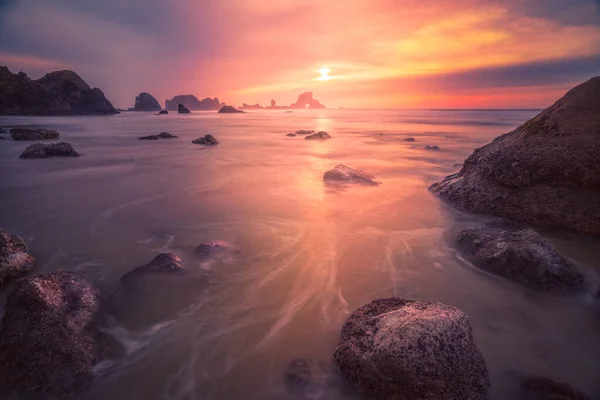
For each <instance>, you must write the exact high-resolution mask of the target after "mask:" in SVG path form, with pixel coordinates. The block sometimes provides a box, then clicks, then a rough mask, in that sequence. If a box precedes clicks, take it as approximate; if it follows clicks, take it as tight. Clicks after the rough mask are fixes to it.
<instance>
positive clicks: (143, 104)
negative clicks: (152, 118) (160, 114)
mask: <svg viewBox="0 0 600 400" xmlns="http://www.w3.org/2000/svg"><path fill="white" fill-rule="evenodd" d="M161 109H162V107H161V106H160V104H159V103H158V100H156V98H154V96H152V95H151V94H150V93H146V92H142V93H140V94H139V95H138V96H137V97H136V98H135V105H134V106H133V109H132V111H160V110H161Z"/></svg>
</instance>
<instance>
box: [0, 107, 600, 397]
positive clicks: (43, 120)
mask: <svg viewBox="0 0 600 400" xmlns="http://www.w3.org/2000/svg"><path fill="white" fill-rule="evenodd" d="M535 113H536V112H535V111H435V110H420V111H419V110H416V111H408V110H405V111H353V110H319V111H315V110H306V111H304V110H298V111H295V112H293V113H283V112H281V111H278V112H275V111H256V112H248V113H246V114H236V115H223V114H217V113H216V112H194V113H193V114H191V115H177V114H173V113H171V114H169V115H164V116H157V115H153V114H150V113H124V114H122V115H117V116H110V117H39V118H36V117H4V118H0V126H4V127H12V126H18V125H33V126H40V127H44V128H51V129H57V130H59V131H60V133H61V140H64V141H67V142H70V143H71V144H72V145H73V146H74V147H75V149H76V150H77V151H78V152H80V153H81V154H82V157H79V158H73V159H48V160H21V159H19V157H18V156H19V154H20V153H21V152H22V151H23V149H24V148H25V147H26V146H27V145H28V144H30V143H27V142H15V141H12V140H3V141H0V171H2V172H1V173H2V179H1V181H0V193H1V195H0V210H1V214H0V226H3V227H4V228H6V229H8V230H9V231H11V232H14V233H18V234H21V235H22V236H23V237H25V238H26V240H27V241H28V243H29V244H30V250H31V251H32V252H33V253H34V255H35V256H36V257H37V259H38V266H37V272H38V273H45V272H50V271H55V270H59V269H69V270H79V271H84V272H86V273H87V274H88V275H89V276H90V277H91V279H93V281H94V282H95V283H96V284H97V285H98V286H99V287H100V288H102V290H103V291H104V292H105V293H112V292H115V293H119V295H118V296H116V297H115V298H117V299H118V300H117V302H118V303H119V304H118V306H116V307H115V306H114V305H113V307H112V308H111V309H110V311H108V313H109V316H108V317H107V323H106V327H105V330H106V333H107V334H109V335H111V336H113V337H114V338H115V339H116V340H118V341H119V342H120V343H121V344H122V345H123V347H124V349H125V351H126V355H125V356H124V357H118V356H115V359H114V360H112V361H105V362H103V363H101V364H99V365H97V366H96V373H97V377H96V379H95V383H94V385H93V387H92V388H91V389H90V390H89V392H87V393H85V394H83V395H82V396H81V397H82V398H86V399H87V398H89V399H93V400H100V399H109V398H110V399H146V400H154V399H182V400H183V399H186V400H188V399H189V400H192V399H215V400H221V399H295V398H302V396H304V397H306V398H319V399H353V398H355V397H356V396H355V395H354V394H353V393H352V391H351V390H349V389H348V388H347V387H346V386H345V385H344V384H342V383H341V382H340V380H339V378H338V377H337V375H336V373H335V368H334V366H333V364H332V359H331V354H332V352H333V350H334V348H335V346H336V344H337V340H338V335H339V331H340V328H341V325H342V324H343V322H344V320H345V318H347V316H348V314H349V312H351V311H352V310H354V309H356V308H357V307H359V306H361V305H363V304H365V303H367V302H369V301H370V300H373V299H375V298H379V297H389V296H401V297H406V298H411V299H421V300H432V301H441V302H444V303H447V304H450V305H453V306H456V307H459V308H460V309H462V310H463V311H465V312H466V313H467V314H469V316H470V317H471V320H472V325H473V329H474V333H475V338H476V341H477V343H478V345H479V346H480V348H481V350H482V352H483V354H484V357H485V359H486V361H487V364H488V368H489V371H490V375H491V381H492V389H491V392H492V398H493V399H509V398H511V399H512V398H516V393H517V381H518V376H519V375H520V374H541V375H545V376H548V377H551V378H554V379H558V380H561V381H566V382H569V383H571V384H572V385H574V386H575V387H578V388H579V389H581V390H584V391H586V392H587V393H588V394H590V395H592V396H600V381H598V379H597V378H598V371H600V341H599V340H598V338H599V337H600V310H599V309H598V304H597V303H594V299H593V295H592V293H593V292H594V291H596V290H597V288H598V278H597V272H598V271H599V270H600V262H599V261H598V260H600V257H599V256H600V243H599V242H598V241H597V240H593V239H585V238H578V237H577V236H575V235H570V234H564V233H556V232H547V231H546V232H541V233H542V234H543V235H545V236H546V237H547V238H548V239H549V240H551V241H552V243H553V244H554V245H555V246H556V247H557V248H558V249H559V251H561V252H562V253H563V254H564V255H566V256H568V257H570V258H571V259H572V260H574V261H575V262H576V263H577V265H578V267H579V269H580V270H581V271H582V272H583V273H584V274H586V276H587V278H588V287H587V288H586V292H585V293H584V294H580V295H575V296H551V295H546V294H540V293H535V292H532V291H529V290H526V289H523V288H522V287H520V286H518V285H515V284H512V283H510V282H508V281H506V280H503V279H500V278H497V277H493V276H490V275H488V274H485V273H482V272H480V271H478V270H476V269H474V268H473V267H472V266H470V265H469V264H468V263H467V262H465V261H463V260H461V258H460V257H458V256H457V254H456V253H455V251H454V250H453V249H452V247H451V239H452V235H453V233H454V232H456V231H457V230H459V229H461V228H464V227H468V226H471V225H474V224H477V223H480V222H481V221H483V220H486V218H485V217H481V216H473V215H468V214H464V213H461V212H459V211H456V210H454V209H452V208H451V207H449V206H447V205H445V204H443V203H442V202H441V201H440V200H439V199H438V198H436V197H435V196H433V195H432V194H430V193H429V192H428V190H427V188H428V186H429V185H430V184H431V183H433V182H435V181H437V180H439V179H441V178H442V177H444V176H445V175H448V174H451V173H454V172H456V171H458V170H459V169H460V164H461V163H462V162H463V160H464V159H465V158H466V157H467V156H468V155H469V154H470V153H471V152H472V151H473V149H475V148H476V147H480V146H482V145H484V144H485V143H487V142H489V141H490V140H491V139H493V138H494V137H495V136H497V135H499V134H501V133H504V132H508V131H510V130H511V129H513V128H514V127H516V126H518V125H519V124H521V123H522V122H524V121H526V120H527V119H529V118H531V117H532V116H533V115H535ZM297 129H314V130H325V131H328V132H329V133H330V134H331V135H332V137H333V138H332V139H331V140H329V141H324V142H319V141H308V140H304V138H303V137H302V136H298V137H286V136H285V134H286V133H288V132H293V131H295V130H297ZM161 131H168V132H170V133H172V134H174V135H177V136H179V138H178V139H174V140H159V141H139V140H137V138H138V137H140V136H145V135H149V134H157V133H159V132H161ZM206 133H212V134H213V135H214V136H215V137H216V138H217V139H218V140H219V141H220V142H221V144H220V145H218V146H216V147H210V148H207V147H204V146H200V145H195V144H192V143H191V141H192V140H193V139H195V138H197V137H199V136H203V135H205V134H206ZM5 136H6V135H5ZM407 137H414V138H415V139H416V141H414V142H407V141H404V139H405V138H407ZM425 145H438V146H439V147H440V148H441V150H440V151H426V150H424V149H423V147H424V146H425ZM337 164H346V165H348V166H350V167H353V168H359V169H364V170H366V171H367V172H369V173H371V174H373V175H374V176H375V177H376V178H377V180H379V181H380V182H381V183H382V184H381V185H380V186H378V187H352V188H348V189H346V190H341V189H335V188H328V187H326V186H325V185H324V184H323V180H322V177H323V173H324V172H325V171H326V170H328V169H330V168H333V167H334V166H336V165H337ZM206 240H225V241H228V242H230V243H231V244H232V245H233V246H234V247H235V248H236V249H237V251H234V252H232V253H230V254H227V256H225V257H221V258H219V259H217V260H213V261H210V262H207V261H203V260H198V259H197V258H195V257H194V248H195V246H196V245H198V244H200V243H202V242H203V241H206ZM166 251H171V252H174V253H175V254H177V255H178V256H180V257H181V258H182V259H183V260H184V262H185V266H186V268H187V269H189V270H190V271H191V273H192V274H193V275H194V276H195V277H205V278H206V279H204V280H202V279H200V280H190V282H188V283H187V284H186V285H182V286H181V287H178V288H177V289H176V290H173V288H165V293H157V294H156V295H155V296H150V297H142V298H141V297H139V296H137V294H136V293H126V291H123V288H122V287H120V284H119V278H120V277H121V276H122V275H123V274H124V273H125V272H127V271H129V270H131V269H133V268H135V267H136V266H139V265H142V264H144V263H146V262H148V261H150V260H151V259H152V258H153V257H154V256H155V255H157V254H158V253H160V252H166ZM2 296H3V297H4V296H5V293H3V295H2ZM140 296H141V295H140ZM297 359H302V360H306V362H307V363H308V364H309V365H310V367H311V383H310V384H309V385H308V387H306V388H305V390H304V392H302V393H297V392H295V391H294V390H295V389H296V388H293V387H290V385H286V370H287V368H288V365H289V364H290V362H292V361H293V360H297Z"/></svg>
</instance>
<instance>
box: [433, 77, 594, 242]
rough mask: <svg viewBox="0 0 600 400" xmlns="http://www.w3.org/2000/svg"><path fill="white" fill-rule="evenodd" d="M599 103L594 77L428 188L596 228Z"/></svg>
mask: <svg viewBox="0 0 600 400" xmlns="http://www.w3.org/2000/svg"><path fill="white" fill-rule="evenodd" d="M599 110H600V77H596V78H592V79H591V80H589V81H587V82H585V83H583V84H581V85H579V86H577V87H575V88H574V89H572V90H570V91H569V92H568V93H567V94H566V95H565V96H564V97H563V98H561V99H560V100H558V101H557V102H556V103H555V104H554V105H552V106H551V107H549V108H547V109H546V110H544V111H543V112H541V113H540V114H539V115H537V116H536V117H535V118H533V119H531V120H530V121H528V122H526V123H525V124H523V125H521V126H520V127H518V128H517V129H515V130H514V131H512V132H509V133H507V134H504V135H502V136H499V137H497V138H496V139H494V140H493V141H492V142H491V143H489V144H487V145H486V146H484V147H481V148H479V149H476V150H475V151H474V152H473V154H471V155H470V156H469V158H467V159H466V161H465V163H464V165H463V167H462V169H461V171H460V172H459V173H458V174H454V175H450V176H448V177H446V178H445V179H444V180H443V181H441V182H438V183H434V184H433V185H431V187H430V189H431V190H432V191H433V192H434V193H436V194H438V195H439V196H440V197H442V198H443V199H446V200H448V201H449V202H451V203H452V204H453V205H455V206H456V207H458V208H460V209H463V210H466V211H472V212H477V213H482V214H491V215H496V216H500V217H504V218H509V219H512V220H515V221H520V222H526V223H528V224H531V225H538V226H550V227H554V228H560V229H568V230H572V231H576V232H580V233H584V234H591V235H600V162H598V154H600V111H599Z"/></svg>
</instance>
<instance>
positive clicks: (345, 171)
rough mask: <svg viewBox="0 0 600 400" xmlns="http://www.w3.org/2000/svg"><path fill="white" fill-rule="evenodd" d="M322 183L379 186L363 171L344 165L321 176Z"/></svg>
mask: <svg viewBox="0 0 600 400" xmlns="http://www.w3.org/2000/svg"><path fill="white" fill-rule="evenodd" d="M323 181H325V182H326V183H349V184H359V185H371V186H376V185H379V182H377V181H376V180H375V177H373V176H372V175H369V174H367V173H366V172H365V171H362V170H357V169H352V168H350V167H347V166H345V165H342V164H340V165H337V166H336V167H335V168H333V169H331V170H329V171H327V172H325V173H324V174H323Z"/></svg>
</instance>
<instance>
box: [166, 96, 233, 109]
mask: <svg viewBox="0 0 600 400" xmlns="http://www.w3.org/2000/svg"><path fill="white" fill-rule="evenodd" d="M178 104H183V105H184V106H185V107H186V108H187V109H189V110H218V109H219V108H221V106H224V104H223V103H221V102H220V101H219V99H218V98H216V97H215V98H214V99H211V98H210V97H207V98H205V99H202V100H198V98H197V97H196V96H194V95H191V94H186V95H179V96H175V97H173V98H172V99H171V100H165V110H168V111H175V110H177V108H178Z"/></svg>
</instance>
